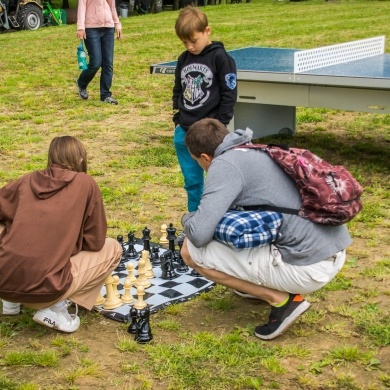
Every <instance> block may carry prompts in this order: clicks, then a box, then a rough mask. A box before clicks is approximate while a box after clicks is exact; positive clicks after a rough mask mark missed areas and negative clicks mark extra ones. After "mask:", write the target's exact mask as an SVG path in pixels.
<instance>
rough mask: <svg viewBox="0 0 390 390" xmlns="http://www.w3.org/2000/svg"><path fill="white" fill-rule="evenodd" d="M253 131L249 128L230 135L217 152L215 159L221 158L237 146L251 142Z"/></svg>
mask: <svg viewBox="0 0 390 390" xmlns="http://www.w3.org/2000/svg"><path fill="white" fill-rule="evenodd" d="M252 136H253V131H252V130H251V129H249V128H248V127H247V128H246V130H241V129H237V130H235V131H234V132H233V133H229V134H228V135H227V136H226V137H225V138H224V139H223V142H222V143H221V144H220V145H219V146H218V148H217V149H216V150H215V153H214V157H218V156H220V155H221V154H222V153H225V152H226V151H227V150H229V149H233V148H235V147H236V146H240V145H245V144H248V143H250V142H251V140H252Z"/></svg>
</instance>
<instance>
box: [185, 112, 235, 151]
mask: <svg viewBox="0 0 390 390" xmlns="http://www.w3.org/2000/svg"><path fill="white" fill-rule="evenodd" d="M228 134H229V130H228V129H227V128H226V126H225V125H224V124H223V123H221V122H220V121H218V120H217V119H212V118H206V119H201V120H200V121H197V122H195V123H193V124H192V125H191V126H190V127H189V128H188V130H187V134H186V138H185V142H186V145H187V148H188V150H189V151H190V153H191V154H192V155H193V156H195V157H197V158H198V157H200V155H201V154H202V153H205V154H207V155H208V156H211V157H214V152H215V150H216V149H217V147H218V146H219V145H220V144H221V143H222V141H223V139H224V138H225V137H226V135H228Z"/></svg>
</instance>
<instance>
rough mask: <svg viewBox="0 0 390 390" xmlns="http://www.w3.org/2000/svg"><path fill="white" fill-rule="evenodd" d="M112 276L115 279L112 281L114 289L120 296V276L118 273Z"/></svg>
mask: <svg viewBox="0 0 390 390" xmlns="http://www.w3.org/2000/svg"><path fill="white" fill-rule="evenodd" d="M112 278H113V279H114V281H113V283H112V290H113V291H114V294H115V295H116V296H117V297H119V298H120V296H121V295H120V294H119V291H118V284H119V276H118V275H113V276H112Z"/></svg>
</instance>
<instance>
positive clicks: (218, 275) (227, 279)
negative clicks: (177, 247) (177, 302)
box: [181, 239, 289, 305]
mask: <svg viewBox="0 0 390 390" xmlns="http://www.w3.org/2000/svg"><path fill="white" fill-rule="evenodd" d="M181 255H182V257H183V260H184V261H185V263H186V264H187V265H188V266H189V267H191V268H193V269H195V270H196V271H197V272H199V273H200V274H201V275H203V276H204V277H205V278H207V279H209V280H212V281H213V282H215V283H218V284H221V285H222V286H226V287H229V288H232V289H234V290H239V291H242V292H244V293H247V294H251V295H254V296H256V297H259V299H262V300H263V301H265V302H268V303H269V304H270V305H274V304H278V303H280V302H283V301H284V300H285V299H286V298H287V297H288V296H289V294H288V293H287V292H284V291H277V290H273V289H271V288H268V287H263V286H258V285H256V284H253V283H251V282H247V281H245V280H241V279H237V278H235V277H233V276H230V275H227V274H225V273H223V272H220V271H217V270H214V269H207V268H202V267H199V266H198V265H197V264H196V263H195V262H194V261H193V260H192V258H191V256H190V254H189V252H188V247H187V239H185V240H184V243H183V246H182V248H181Z"/></svg>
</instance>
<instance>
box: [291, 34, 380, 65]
mask: <svg viewBox="0 0 390 390" xmlns="http://www.w3.org/2000/svg"><path fill="white" fill-rule="evenodd" d="M384 51H385V37H384V36H380V37H373V38H367V39H361V40H358V41H351V42H345V43H340V44H337V45H330V46H323V47H318V48H315V49H309V50H302V51H298V52H295V53H294V73H299V72H307V71H309V70H312V69H318V68H323V67H326V66H331V65H337V64H342V63H345V62H349V61H355V60H359V59H362V58H367V57H372V56H376V55H379V54H383V53H384Z"/></svg>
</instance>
